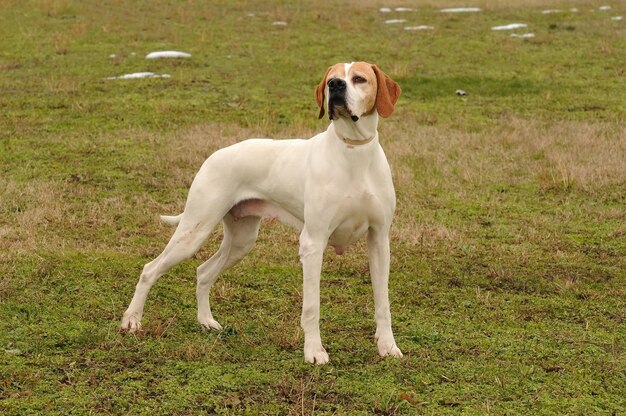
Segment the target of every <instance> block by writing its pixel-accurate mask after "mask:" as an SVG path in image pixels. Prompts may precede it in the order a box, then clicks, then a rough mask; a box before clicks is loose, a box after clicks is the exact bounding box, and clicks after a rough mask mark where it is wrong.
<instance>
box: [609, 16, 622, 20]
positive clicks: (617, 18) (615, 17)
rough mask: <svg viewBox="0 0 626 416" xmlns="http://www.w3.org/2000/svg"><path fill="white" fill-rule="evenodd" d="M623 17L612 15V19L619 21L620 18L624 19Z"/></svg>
mask: <svg viewBox="0 0 626 416" xmlns="http://www.w3.org/2000/svg"><path fill="white" fill-rule="evenodd" d="M623 18H624V17H623V16H613V17H611V20H615V21H618V20H622V19H623Z"/></svg>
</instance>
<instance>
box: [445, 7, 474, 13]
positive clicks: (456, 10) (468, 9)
mask: <svg viewBox="0 0 626 416" xmlns="http://www.w3.org/2000/svg"><path fill="white" fill-rule="evenodd" d="M439 11H440V12H442V13H475V12H479V11H481V10H480V8H479V7H452V8H449V9H441V10H439Z"/></svg>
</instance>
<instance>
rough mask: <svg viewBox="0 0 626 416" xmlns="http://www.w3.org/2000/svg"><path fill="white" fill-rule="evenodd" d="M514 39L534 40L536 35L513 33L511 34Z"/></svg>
mask: <svg viewBox="0 0 626 416" xmlns="http://www.w3.org/2000/svg"><path fill="white" fill-rule="evenodd" d="M511 37H512V38H522V39H530V38H534V37H535V34H534V33H522V34H519V33H512V34H511Z"/></svg>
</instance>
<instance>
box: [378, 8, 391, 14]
mask: <svg viewBox="0 0 626 416" xmlns="http://www.w3.org/2000/svg"><path fill="white" fill-rule="evenodd" d="M378 11H379V12H381V13H389V12H390V11H391V9H390V8H389V7H381V8H380V9H378Z"/></svg>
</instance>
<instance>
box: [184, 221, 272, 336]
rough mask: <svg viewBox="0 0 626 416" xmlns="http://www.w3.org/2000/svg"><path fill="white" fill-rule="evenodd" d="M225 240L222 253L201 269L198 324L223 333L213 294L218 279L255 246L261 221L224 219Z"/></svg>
mask: <svg viewBox="0 0 626 416" xmlns="http://www.w3.org/2000/svg"><path fill="white" fill-rule="evenodd" d="M223 222H224V239H223V240H222V244H221V245H220V248H219V250H218V251H217V252H216V253H215V254H214V255H213V257H211V258H210V259H209V260H207V261H206V262H205V263H203V264H202V265H201V266H200V267H198V285H197V287H196V298H197V300H198V322H200V324H201V325H203V326H204V327H206V328H209V329H210V328H213V329H217V330H221V329H222V326H221V325H220V324H219V322H217V321H216V320H215V319H213V314H212V312H211V305H210V301H209V293H210V291H211V287H212V286H213V284H214V283H215V281H216V280H217V278H218V277H219V276H220V274H222V272H224V271H225V270H226V269H228V268H230V267H232V266H234V265H235V264H236V263H237V262H239V260H241V259H242V258H243V257H244V256H245V255H246V254H248V252H249V251H250V250H251V249H252V247H253V246H254V243H255V241H256V239H257V236H258V233H259V225H260V222H261V218H260V217H256V216H249V217H244V218H240V219H238V220H234V219H233V217H232V215H231V214H226V216H224V220H223Z"/></svg>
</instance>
